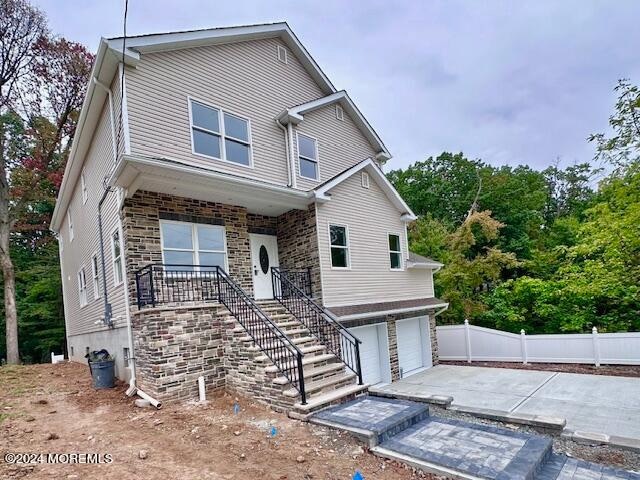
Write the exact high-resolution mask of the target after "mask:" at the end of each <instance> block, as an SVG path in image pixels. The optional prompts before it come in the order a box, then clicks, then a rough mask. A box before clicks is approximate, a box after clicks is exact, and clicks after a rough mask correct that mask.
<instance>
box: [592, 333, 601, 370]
mask: <svg viewBox="0 0 640 480" xmlns="http://www.w3.org/2000/svg"><path fill="white" fill-rule="evenodd" d="M591 335H592V338H593V363H595V365H596V367H599V366H600V342H599V338H598V329H597V328H596V327H593V329H592V330H591Z"/></svg>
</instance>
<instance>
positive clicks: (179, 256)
mask: <svg viewBox="0 0 640 480" xmlns="http://www.w3.org/2000/svg"><path fill="white" fill-rule="evenodd" d="M160 228H161V233H162V258H163V260H164V263H166V264H168V265H174V267H170V266H169V267H167V270H168V271H171V270H191V269H193V267H192V266H193V265H203V266H206V267H215V266H219V267H222V268H224V269H225V270H226V269H227V267H226V262H227V249H226V238H225V230H224V227H221V226H217V225H203V224H197V223H183V222H170V221H162V222H160ZM175 265H185V266H182V267H176V266H175ZM202 270H207V269H206V268H203V269H202Z"/></svg>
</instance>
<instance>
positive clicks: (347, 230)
mask: <svg viewBox="0 0 640 480" xmlns="http://www.w3.org/2000/svg"><path fill="white" fill-rule="evenodd" d="M331 227H342V228H344V233H345V240H346V242H347V244H346V245H345V246H344V247H343V246H341V245H332V244H331ZM327 235H328V236H329V237H328V238H329V264H330V265H331V270H351V237H350V235H349V225H346V224H343V223H331V222H330V223H328V224H327ZM332 248H345V249H346V250H347V266H346V267H334V266H333V260H332V258H331V249H332Z"/></svg>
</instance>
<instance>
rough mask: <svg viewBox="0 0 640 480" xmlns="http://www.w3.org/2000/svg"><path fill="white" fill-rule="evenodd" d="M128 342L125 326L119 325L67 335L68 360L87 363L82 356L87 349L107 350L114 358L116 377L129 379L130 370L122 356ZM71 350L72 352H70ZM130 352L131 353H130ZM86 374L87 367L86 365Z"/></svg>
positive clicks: (123, 379)
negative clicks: (109, 328)
mask: <svg viewBox="0 0 640 480" xmlns="http://www.w3.org/2000/svg"><path fill="white" fill-rule="evenodd" d="M128 344H129V340H128V335H127V328H126V327H119V328H114V329H112V330H102V331H99V332H92V333H83V334H78V335H72V336H69V337H67V351H68V352H69V360H71V361H72V362H78V363H85V364H86V363H87V359H86V358H84V356H85V355H86V353H87V348H88V349H89V351H93V350H102V349H103V348H104V349H106V350H108V351H109V353H110V354H111V355H114V356H115V359H116V365H115V370H116V377H118V378H119V379H120V380H122V381H125V382H127V381H129V377H130V375H131V374H130V371H129V369H128V368H127V367H126V361H125V358H124V348H126V347H127V346H128ZM72 352H73V353H72ZM130 354H131V353H130ZM87 375H89V368H88V367H87Z"/></svg>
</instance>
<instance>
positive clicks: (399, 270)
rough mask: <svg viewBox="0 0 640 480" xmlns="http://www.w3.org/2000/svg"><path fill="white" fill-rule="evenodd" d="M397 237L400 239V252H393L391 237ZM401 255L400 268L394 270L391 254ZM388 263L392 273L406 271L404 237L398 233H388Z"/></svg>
mask: <svg viewBox="0 0 640 480" xmlns="http://www.w3.org/2000/svg"><path fill="white" fill-rule="evenodd" d="M390 235H395V236H397V237H398V247H400V250H391V245H389V236H390ZM392 253H399V254H400V267H398V268H393V267H392V266H391V254H392ZM387 261H388V262H389V270H391V271H392V272H401V271H403V270H404V255H403V254H402V235H401V234H400V233H398V232H387Z"/></svg>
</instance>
